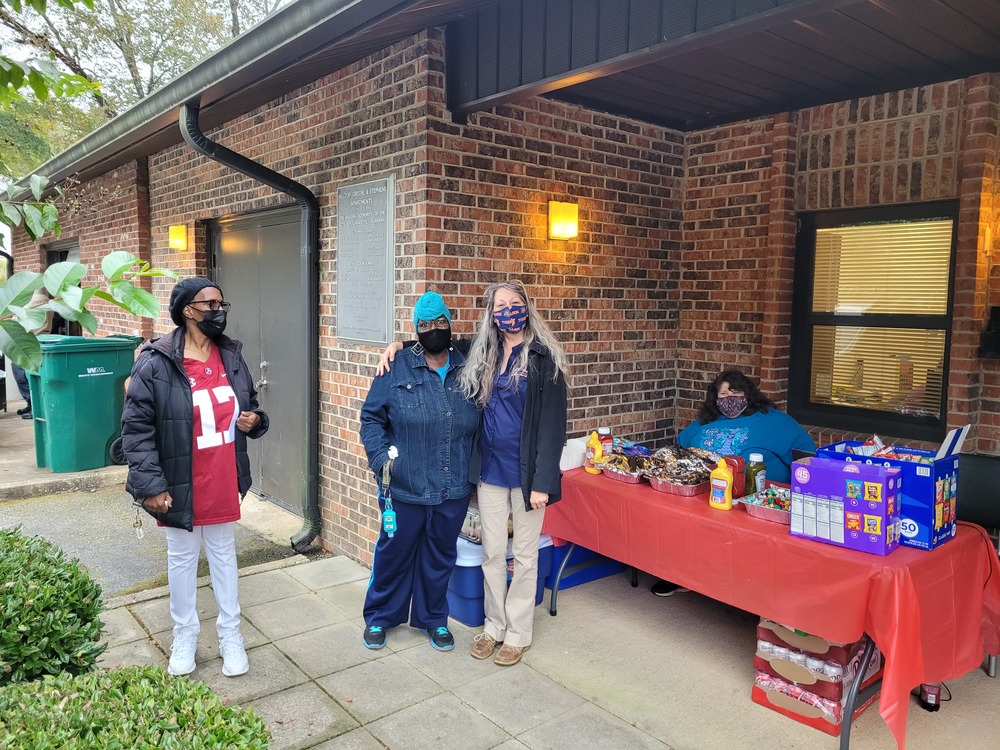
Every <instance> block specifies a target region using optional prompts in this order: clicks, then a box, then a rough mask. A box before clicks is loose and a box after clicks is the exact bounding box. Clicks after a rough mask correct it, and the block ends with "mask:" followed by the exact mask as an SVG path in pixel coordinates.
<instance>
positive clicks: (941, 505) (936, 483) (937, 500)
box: [816, 425, 969, 549]
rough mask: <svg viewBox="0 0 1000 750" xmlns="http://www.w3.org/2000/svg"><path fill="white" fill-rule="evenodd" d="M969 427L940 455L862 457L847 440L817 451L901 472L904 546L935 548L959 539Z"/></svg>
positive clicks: (899, 451) (913, 452)
mask: <svg viewBox="0 0 1000 750" xmlns="http://www.w3.org/2000/svg"><path fill="white" fill-rule="evenodd" d="M968 431H969V426H968V425H965V426H964V427H960V428H959V427H956V428H955V429H953V430H952V431H951V432H949V433H948V436H947V437H946V438H945V441H944V442H943V443H942V444H941V447H940V448H939V449H938V451H937V452H933V451H924V450H918V449H915V448H896V447H893V451H894V452H895V453H896V455H898V456H899V458H877V457H875V456H858V455H854V454H852V453H849V452H848V451H847V448H848V447H854V446H857V445H861V443H859V442H856V441H853V440H845V441H842V442H839V443H834V444H833V445H827V446H824V447H822V448H820V449H819V450H818V451H816V456H817V458H826V459H832V460H837V461H847V462H851V463H858V464H865V465H878V466H883V467H887V468H894V469H898V470H899V471H900V472H902V476H903V491H902V494H901V495H900V503H899V515H900V534H901V538H900V543H901V544H905V545H906V546H907V547H917V548H918V549H934V548H935V547H937V546H939V545H941V544H944V543H945V542H947V541H948V540H949V539H951V538H952V537H954V536H955V534H956V533H957V531H958V529H957V527H956V525H955V520H956V501H957V498H958V466H959V462H958V454H959V453H960V451H961V450H962V443H963V442H964V440H965V436H966V434H968Z"/></svg>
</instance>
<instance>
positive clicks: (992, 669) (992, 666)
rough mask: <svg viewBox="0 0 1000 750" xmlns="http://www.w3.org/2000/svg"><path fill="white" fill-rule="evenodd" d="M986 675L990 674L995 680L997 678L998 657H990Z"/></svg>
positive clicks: (987, 660)
mask: <svg viewBox="0 0 1000 750" xmlns="http://www.w3.org/2000/svg"><path fill="white" fill-rule="evenodd" d="M986 674H988V675H989V676H990V677H992V678H993V679H996V676H997V657H996V656H990V657H987V659H986Z"/></svg>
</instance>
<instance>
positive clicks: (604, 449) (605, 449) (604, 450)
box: [597, 427, 615, 456]
mask: <svg viewBox="0 0 1000 750" xmlns="http://www.w3.org/2000/svg"><path fill="white" fill-rule="evenodd" d="M597 437H598V438H599V439H600V441H601V455H603V456H610V455H611V454H612V453H614V452H615V439H614V438H613V437H612V436H611V428H610V427H598V428H597Z"/></svg>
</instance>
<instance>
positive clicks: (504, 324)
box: [377, 281, 568, 666]
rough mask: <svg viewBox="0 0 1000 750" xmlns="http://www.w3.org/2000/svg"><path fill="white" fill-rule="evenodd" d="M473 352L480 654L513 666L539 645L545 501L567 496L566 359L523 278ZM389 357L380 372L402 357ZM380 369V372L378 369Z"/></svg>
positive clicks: (467, 383) (463, 344)
mask: <svg viewBox="0 0 1000 750" xmlns="http://www.w3.org/2000/svg"><path fill="white" fill-rule="evenodd" d="M485 298H486V300H485V301H486V304H485V309H484V311H483V317H482V319H481V321H480V323H479V327H478V330H477V333H476V335H475V337H474V338H473V340H472V341H471V343H470V342H469V341H465V340H460V339H456V340H455V346H456V348H459V347H460V348H462V349H463V350H468V352H469V354H468V362H467V364H466V367H465V370H464V371H463V373H462V379H461V384H462V390H463V392H464V393H465V394H466V395H467V396H468V397H469V398H470V399H472V400H474V401H475V403H476V404H477V405H478V406H479V407H480V408H481V409H482V410H483V415H482V422H481V426H480V429H479V432H478V433H477V436H476V441H475V443H474V444H473V449H472V456H471V459H470V464H469V479H470V480H471V481H472V482H473V483H475V484H476V485H477V497H478V502H479V517H480V521H481V524H482V545H483V582H484V588H485V597H484V606H485V610H486V623H485V626H484V629H483V632H482V633H479V634H478V635H476V636H475V638H474V639H473V643H472V655H473V656H474V657H475V658H477V659H488V658H490V657H491V656H493V654H494V652H495V651H496V648H497V646H498V645H499V646H501V648H500V651H499V652H498V653H497V654H496V658H495V659H494V663H495V664H498V665H500V666H512V665H514V664H517V663H518V662H519V661H520V660H521V656H522V655H523V654H524V652H525V651H526V650H527V649H528V647H529V646H530V645H531V640H532V626H533V623H534V614H535V592H536V586H537V579H538V540H539V536H540V535H541V529H542V521H543V519H544V515H545V507H546V506H547V505H550V504H552V503H554V502H557V501H558V500H559V498H560V497H561V496H562V484H561V481H562V475H561V474H560V472H559V459H560V457H561V456H562V446H563V443H564V442H565V441H566V399H567V394H566V376H567V372H568V368H567V364H566V355H565V354H564V353H563V350H562V347H561V346H560V345H559V342H558V341H557V340H556V337H555V335H554V334H553V333H552V331H551V330H550V329H549V327H548V325H546V323H545V321H544V320H543V319H542V317H541V316H540V315H539V314H538V310H537V309H536V308H535V306H534V304H533V303H532V301H531V299H530V297H529V296H528V293H527V291H526V290H525V288H524V285H523V284H522V283H521V282H520V281H505V282H501V283H497V284H493V285H492V286H490V287H489V288H488V289H487V290H486V294H485ZM407 345H408V342H407V343H404V344H400V343H394V344H390V345H389V346H388V347H386V350H385V351H384V352H383V354H382V360H381V362H380V364H379V369H378V373H382V372H384V371H388V368H389V366H390V365H389V363H390V362H391V361H392V359H393V355H394V353H395V352H396V351H398V350H399V349H400V348H402V347H404V346H407ZM378 373H377V374H378ZM511 516H513V523H514V540H513V543H512V547H513V553H514V573H513V577H512V579H511V582H510V586H509V587H508V586H507V540H508V536H507V519H508V517H511Z"/></svg>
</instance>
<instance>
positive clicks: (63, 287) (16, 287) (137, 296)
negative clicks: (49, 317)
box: [0, 250, 177, 372]
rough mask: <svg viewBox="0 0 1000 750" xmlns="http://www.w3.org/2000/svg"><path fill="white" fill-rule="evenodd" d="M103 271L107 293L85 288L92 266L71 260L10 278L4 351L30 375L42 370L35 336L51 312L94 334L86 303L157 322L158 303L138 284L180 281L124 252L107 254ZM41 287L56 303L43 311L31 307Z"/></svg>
mask: <svg viewBox="0 0 1000 750" xmlns="http://www.w3.org/2000/svg"><path fill="white" fill-rule="evenodd" d="M101 271H102V272H103V273H104V277H105V279H106V284H105V286H106V289H102V288H101V287H96V286H80V282H81V281H82V280H83V277H84V276H86V275H87V266H85V265H83V264H82V263H73V262H71V261H65V262H63V263H54V264H53V265H51V266H49V267H48V268H47V269H46V270H45V272H44V273H35V272H34V271H19V272H18V273H15V274H14V275H13V276H11V277H10V278H9V279H7V281H6V282H5V283H4V284H3V285H2V286H0V352H3V354H5V355H6V356H7V357H8V358H9V359H10V360H11V361H12V362H13V363H14V364H16V365H19V366H21V367H23V368H24V369H25V370H30V371H32V372H34V371H37V370H38V368H39V366H40V365H41V363H42V349H41V346H40V345H39V343H38V339H37V338H36V337H35V334H34V333H32V331H33V330H35V329H38V328H41V327H42V326H43V325H44V324H45V316H46V313H47V311H49V310H52V311H53V312H57V313H59V314H60V315H61V316H62V317H63V318H65V319H66V320H73V321H76V322H78V323H79V324H80V325H82V326H83V327H84V328H85V329H87V331H89V332H90V333H91V334H93V333H95V332H96V331H97V318H95V317H94V315H93V313H91V312H90V311H89V310H88V309H87V304H88V303H89V302H90V300H91V299H93V298H95V297H96V298H97V299H102V300H104V301H105V302H110V303H111V304H113V305H116V306H117V307H120V308H121V309H122V310H125V311H126V312H128V313H131V314H132V315H135V316H137V317H140V318H155V317H156V316H157V315H159V313H160V303H159V300H157V299H156V297H154V296H153V295H152V294H150V293H149V292H147V291H146V290H145V289H141V288H139V287H138V286H136V285H135V283H134V282H135V281H137V280H138V279H140V278H143V277H149V276H168V277H170V278H176V276H177V275H176V274H175V273H174V272H173V271H170V270H168V269H165V268H151V267H150V265H149V263H146V262H144V261H142V260H141V259H139V258H138V257H136V256H135V255H133V254H132V253H130V252H126V251H124V250H119V251H117V252H113V253H109V254H108V255H106V256H105V257H104V258H103V259H102V260H101ZM42 287H45V289H46V291H47V292H48V293H49V294H50V295H51V296H52V299H50V300H49V302H48V303H47V304H44V305H40V306H39V307H27V304H28V302H30V301H31V297H32V295H33V294H34V293H35V292H36V291H37V290H38V289H41V288H42Z"/></svg>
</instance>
